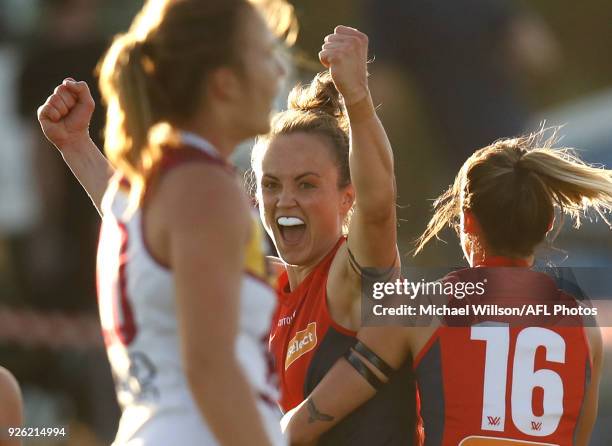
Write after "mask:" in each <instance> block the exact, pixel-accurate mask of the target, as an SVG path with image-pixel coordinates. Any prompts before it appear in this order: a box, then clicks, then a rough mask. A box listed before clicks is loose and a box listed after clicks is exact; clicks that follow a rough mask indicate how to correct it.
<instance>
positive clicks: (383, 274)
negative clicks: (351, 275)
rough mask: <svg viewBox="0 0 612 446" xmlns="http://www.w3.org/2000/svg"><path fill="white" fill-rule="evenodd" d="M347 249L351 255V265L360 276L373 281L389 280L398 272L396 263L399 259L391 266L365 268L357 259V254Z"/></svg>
mask: <svg viewBox="0 0 612 446" xmlns="http://www.w3.org/2000/svg"><path fill="white" fill-rule="evenodd" d="M347 251H348V256H349V265H350V266H351V268H352V269H353V271H355V273H357V275H358V276H360V277H363V278H365V279H368V280H371V281H377V282H387V281H389V280H390V279H392V278H393V276H394V274H395V273H396V270H397V268H396V266H395V264H396V262H397V259H396V260H394V261H393V265H391V266H390V267H389V268H386V269H379V270H376V269H374V268H364V267H363V266H361V265H360V264H359V262H357V259H355V256H354V255H353V253H352V252H351V250H350V249H348V250H347Z"/></svg>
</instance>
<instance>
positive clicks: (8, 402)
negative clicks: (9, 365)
mask: <svg viewBox="0 0 612 446" xmlns="http://www.w3.org/2000/svg"><path fill="white" fill-rule="evenodd" d="M22 424H23V401H22V398H21V392H20V390H19V385H18V384H17V381H16V380H15V378H14V377H13V375H12V374H11V373H10V372H9V371H8V370H6V369H5V368H3V367H0V428H1V429H3V432H2V435H1V436H0V446H19V445H20V444H21V441H20V440H19V438H18V437H12V438H10V437H7V436H6V434H7V432H6V429H7V428H9V427H21V425H22Z"/></svg>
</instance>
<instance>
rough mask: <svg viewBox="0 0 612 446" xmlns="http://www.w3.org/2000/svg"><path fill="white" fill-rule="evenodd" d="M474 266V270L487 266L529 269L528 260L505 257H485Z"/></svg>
mask: <svg viewBox="0 0 612 446" xmlns="http://www.w3.org/2000/svg"><path fill="white" fill-rule="evenodd" d="M474 266H475V267H476V268H479V267H487V266H515V267H520V268H529V267H531V264H530V263H529V261H528V260H525V259H517V258H512V257H505V256H491V257H487V258H486V259H483V260H482V261H480V262H479V263H477V264H476V265H474Z"/></svg>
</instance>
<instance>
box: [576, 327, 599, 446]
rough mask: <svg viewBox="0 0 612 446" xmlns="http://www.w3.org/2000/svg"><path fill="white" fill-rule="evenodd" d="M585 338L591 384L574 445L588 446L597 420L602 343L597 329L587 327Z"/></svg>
mask: <svg viewBox="0 0 612 446" xmlns="http://www.w3.org/2000/svg"><path fill="white" fill-rule="evenodd" d="M585 330H586V332H587V338H588V341H589V346H590V348H591V358H592V361H593V369H592V371H591V383H590V384H589V387H588V388H587V391H586V395H585V398H584V405H583V410H582V414H581V416H580V420H579V421H578V426H576V445H577V446H588V444H589V440H590V438H591V432H592V431H593V426H594V425H595V420H596V418H597V405H598V401H599V381H600V379H601V365H602V358H603V342H602V339H601V330H600V328H599V327H587V328H585Z"/></svg>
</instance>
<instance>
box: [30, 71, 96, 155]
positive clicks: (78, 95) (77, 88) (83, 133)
mask: <svg viewBox="0 0 612 446" xmlns="http://www.w3.org/2000/svg"><path fill="white" fill-rule="evenodd" d="M94 108H95V103H94V100H93V97H92V96H91V93H90V92H89V87H88V86H87V83H85V82H77V81H75V80H74V79H71V78H68V79H65V80H64V82H62V83H61V84H60V85H58V86H57V87H56V88H55V90H54V91H53V94H52V95H51V96H49V97H48V98H47V100H46V102H45V103H44V104H43V105H41V106H40V107H39V108H38V122H40V126H41V127H42V131H43V133H44V134H45V136H46V137H47V139H48V140H49V141H50V142H51V143H53V144H54V145H55V146H56V147H57V148H58V149H59V150H60V151H61V152H66V151H71V150H78V149H79V147H83V146H84V144H83V142H84V141H88V140H89V121H90V120H91V115H92V113H93V111H94Z"/></svg>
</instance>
